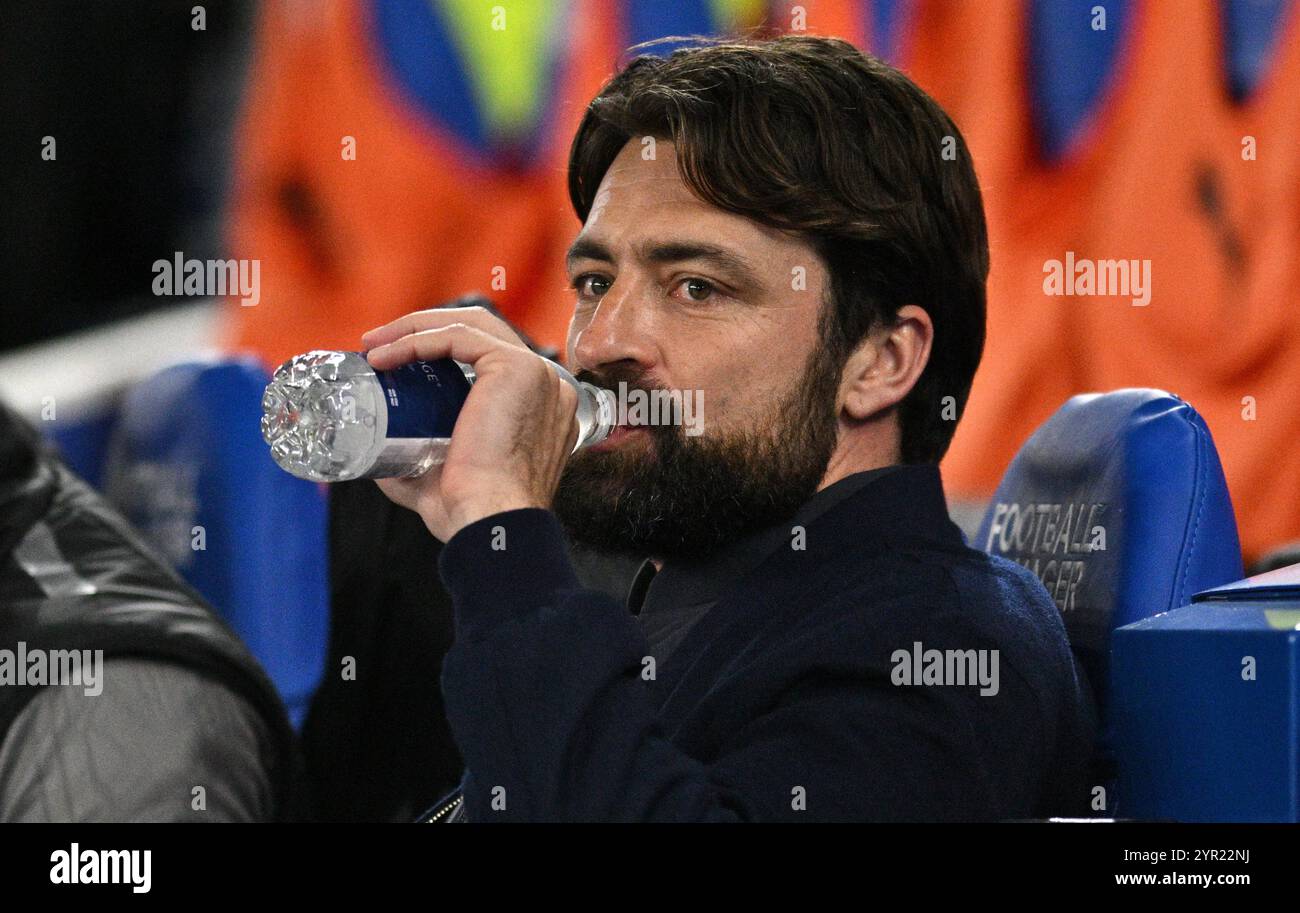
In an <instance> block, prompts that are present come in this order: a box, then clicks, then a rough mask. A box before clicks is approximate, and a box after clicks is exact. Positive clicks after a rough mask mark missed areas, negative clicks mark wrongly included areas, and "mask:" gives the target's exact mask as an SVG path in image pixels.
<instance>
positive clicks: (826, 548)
mask: <svg viewBox="0 0 1300 913" xmlns="http://www.w3.org/2000/svg"><path fill="white" fill-rule="evenodd" d="M569 188H570V196H571V199H572V202H573V205H574V208H575V210H576V212H577V214H578V217H579V218H580V219H581V220H582V222H583V228H582V231H581V232H580V233H579V235H578V237H577V239H576V240H575V242H574V244H573V246H572V248H571V249H570V252H569V257H568V268H569V275H570V277H571V279H572V283H573V286H574V289H575V295H576V305H575V311H574V316H573V321H572V325H571V328H570V333H569V340H568V356H569V363H570V365H571V366H572V367H574V368H575V369H576V370H577V371H578V372H579V377H580V378H582V379H585V380H589V381H591V382H593V383H596V384H598V385H601V386H604V387H606V388H609V389H611V390H620V391H621V393H622V395H624V396H625V397H626V396H627V395H628V392H629V391H632V392H636V391H641V392H642V394H648V393H649V392H651V391H677V392H678V394H679V395H681V396H683V397H691V396H695V397H696V400H695V402H699V401H700V397H701V396H702V402H703V404H704V407H705V408H704V423H703V433H702V434H698V435H695V434H692V433H691V432H692V431H694V430H698V429H692V428H689V427H686V426H684V425H665V426H635V425H634V424H631V423H628V424H625V425H623V426H622V427H620V428H618V429H616V430H615V431H614V432H613V433H612V434H611V435H610V437H609V438H608V439H607V440H606V441H604V442H603V443H601V444H599V445H597V446H596V447H593V448H591V449H590V450H587V451H584V452H582V453H579V454H577V455H572V456H571V455H570V450H571V449H572V448H573V445H574V442H575V440H576V433H577V432H576V428H575V423H574V422H573V419H572V416H573V414H574V408H575V396H574V394H573V392H572V390H571V388H570V387H569V386H568V385H566V384H565V383H563V382H562V381H561V380H559V379H558V378H557V377H556V375H555V374H554V373H553V372H552V371H551V370H550V369H549V368H548V367H547V366H546V365H545V363H543V362H542V361H540V360H539V359H537V358H536V357H535V356H533V355H531V354H530V353H528V352H527V351H526V349H525V348H523V347H522V346H521V345H520V344H519V342H518V340H517V338H516V337H514V335H513V333H511V332H510V330H509V329H508V328H507V327H505V326H504V325H503V324H502V323H500V322H499V321H497V320H496V319H494V318H492V317H491V316H490V315H488V314H486V313H485V312H482V311H478V310H474V309H461V308H453V309H450V310H442V311H428V312H420V313H416V314H412V315H408V316H407V317H404V318H402V319H400V320H397V321H395V322H393V323H391V324H388V325H386V326H384V327H382V328H377V329H376V330H373V331H371V332H370V333H368V334H366V336H365V337H363V343H364V344H365V345H366V346H367V347H368V348H369V349H370V356H369V357H370V361H371V363H372V364H373V365H374V366H375V367H377V368H390V367H394V366H396V365H398V364H401V363H405V362H408V361H411V360H414V359H434V358H443V357H453V358H456V359H458V360H460V361H464V362H469V363H472V364H473V365H474V368H475V370H476V372H477V377H478V380H477V383H476V384H475V386H474V388H473V391H472V392H471V394H470V397H469V399H468V401H467V402H466V404H465V407H464V409H463V411H462V413H461V415H460V418H459V420H458V422H457V425H456V429H455V434H454V437H453V441H452V444H451V448H450V451H449V453H448V456H447V461H446V463H445V465H444V466H443V467H442V469H441V472H440V473H439V474H437V475H435V476H431V477H426V478H422V479H415V480H387V481H384V482H381V483H380V485H381V487H382V488H383V490H384V492H385V494H387V495H388V496H389V497H390V498H391V499H393V500H394V501H395V502H396V503H398V504H401V505H403V506H406V507H409V508H411V509H413V510H415V511H416V512H418V513H419V515H420V516H421V518H422V519H423V520H424V522H425V525H426V526H427V527H428V528H429V530H430V531H431V532H432V533H433V534H434V535H435V536H436V537H437V538H439V539H441V540H443V541H444V542H446V543H447V544H446V546H445V548H444V549H443V552H442V555H441V557H440V559H439V566H440V570H441V574H442V578H443V581H444V583H445V585H446V587H447V590H448V592H449V593H450V594H451V597H452V602H453V605H454V611H455V643H454V645H453V646H452V648H451V650H450V652H449V653H448V655H447V657H446V660H445V663H444V667H443V674H442V687H443V692H444V695H445V698H446V710H447V716H448V720H449V722H450V724H451V728H452V732H453V734H454V735H455V738H456V742H457V745H458V747H459V749H460V751H461V754H462V755H463V757H464V759H465V764H466V774H465V777H464V779H463V780H462V791H463V802H462V804H461V807H460V809H458V812H457V814H458V815H459V814H462V813H463V815H465V816H467V817H468V820H470V821H507V820H620V821H782V820H787V821H796V820H975V819H1002V818H1016V817H1028V816H1040V815H1048V814H1069V813H1074V812H1077V811H1079V810H1080V809H1081V807H1082V805H1081V803H1082V801H1083V799H1084V797H1085V791H1086V784H1085V783H1084V782H1083V776H1084V775H1083V773H1082V771H1083V769H1084V765H1085V761H1086V758H1087V754H1088V751H1089V748H1090V739H1091V730H1092V726H1093V721H1092V712H1091V708H1090V707H1089V706H1088V704H1087V698H1086V697H1085V696H1084V694H1083V689H1082V688H1081V686H1080V682H1079V680H1078V678H1077V677H1076V673H1075V668H1074V664H1073V660H1072V658H1071V654H1070V650H1069V646H1068V644H1067V642H1066V638H1065V634H1064V630H1063V627H1062V624H1061V620H1060V618H1059V617H1058V615H1057V614H1056V611H1055V609H1054V607H1053V605H1052V603H1051V600H1050V599H1049V598H1048V596H1047V594H1046V592H1044V591H1043V589H1042V588H1041V586H1040V585H1039V584H1038V582H1037V581H1036V580H1034V578H1033V577H1032V576H1031V575H1030V574H1028V573H1027V572H1025V571H1024V570H1023V569H1021V568H1018V567H1016V566H1014V565H1012V564H1010V563H1008V562H1005V561H1002V560H999V559H996V558H991V557H988V556H986V555H984V554H982V553H979V552H976V551H974V550H971V549H969V548H967V547H966V546H965V545H964V543H963V541H962V538H961V535H960V533H959V532H958V530H957V529H956V527H955V526H954V525H953V524H952V523H951V522H950V521H949V519H948V517H947V512H946V506H945V502H944V496H943V490H942V486H941V484H940V479H939V474H938V469H937V465H936V464H937V463H938V461H939V459H940V458H941V457H942V455H943V453H944V451H945V450H946V448H947V446H948V442H949V440H950V439H951V437H952V433H953V429H954V426H955V424H956V421H957V419H958V417H959V416H960V414H961V411H962V408H963V406H964V405H965V401H966V396H967V392H968V391H969V389H970V384H971V379H972V376H973V375H974V372H975V368H976V366H977V364H978V362H979V357H980V352H981V350H982V347H983V339H984V309H985V301H984V285H985V279H986V276H987V272H988V243H987V237H986V232H985V227H984V218H983V209H982V204H981V200H980V194H979V188H978V185H977V182H976V179H975V175H974V170H973V167H972V165H971V161H970V157H969V154H968V152H967V150H966V148H965V146H964V144H963V142H962V140H961V136H960V134H959V133H958V131H957V128H956V127H955V126H954V125H953V123H952V122H951V121H950V120H949V119H948V117H947V116H946V115H945V114H944V113H943V111H942V110H940V109H939V107H938V106H937V105H936V104H935V103H934V102H933V101H932V100H931V99H930V98H928V97H927V96H926V95H925V94H924V93H922V92H921V91H920V90H919V89H918V88H917V87H916V86H915V85H914V84H912V83H911V82H910V81H909V80H907V79H906V78H905V77H904V76H903V75H902V74H901V73H899V72H898V71H896V70H893V69H892V68H890V67H888V66H886V65H884V64H883V63H881V62H879V61H877V60H875V59H874V58H871V57H869V56H867V55H864V54H862V53H861V52H859V51H857V50H856V49H854V48H853V47H852V46H851V45H849V44H848V43H846V42H843V41H840V40H835V39H823V38H812V37H783V38H779V39H776V40H772V41H761V42H760V41H748V42H719V43H711V42H706V43H702V44H700V45H698V46H695V47H691V48H687V49H685V50H681V51H678V52H675V53H674V54H672V55H671V56H670V57H668V58H655V57H642V58H638V59H636V60H634V61H632V63H631V64H630V65H629V66H628V67H627V68H626V69H625V70H624V71H622V72H621V73H619V74H618V75H617V76H615V77H614V79H613V80H612V81H611V82H610V83H609V84H608V85H607V86H606V87H605V88H604V89H603V90H602V92H601V93H600V95H599V96H598V97H597V98H596V99H595V101H593V103H592V104H591V106H590V108H589V110H588V112H587V114H586V116H585V118H584V120H583V123H582V125H581V126H580V128H579V130H578V134H577V136H576V138H575V140H574V144H573V148H572V152H571V157H570V167H569ZM557 518H558V519H557ZM561 520H562V521H563V523H564V526H565V527H567V529H568V532H569V534H570V535H571V536H572V537H574V538H575V539H577V540H578V541H583V542H590V543H593V544H598V545H600V546H602V547H604V548H617V549H621V550H624V551H627V552H632V553H639V554H642V555H648V556H650V558H651V562H650V564H649V565H648V566H647V567H646V568H645V569H643V572H642V573H641V575H639V578H638V580H637V582H636V583H635V584H634V586H633V588H632V592H631V594H630V596H629V600H628V603H629V604H628V606H626V607H624V606H621V605H619V604H617V603H616V602H615V601H613V600H611V599H609V598H608V597H605V596H603V595H601V594H599V593H596V592H594V591H590V590H584V589H583V588H581V587H580V586H579V584H578V582H577V579H576V577H575V575H574V572H573V570H572V567H571V565H570V562H569V559H568V557H567V555H566V548H565V544H564V542H565V540H564V536H563V531H562V528H561V523H560V521H561ZM629 610H630V611H629Z"/></svg>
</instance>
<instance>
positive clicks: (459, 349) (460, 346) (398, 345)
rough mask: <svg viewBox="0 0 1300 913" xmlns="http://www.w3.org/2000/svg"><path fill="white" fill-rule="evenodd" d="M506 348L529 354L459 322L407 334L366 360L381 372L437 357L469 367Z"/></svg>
mask: <svg viewBox="0 0 1300 913" xmlns="http://www.w3.org/2000/svg"><path fill="white" fill-rule="evenodd" d="M507 345H508V346H509V347H510V348H513V349H517V350H519V351H521V352H527V351H528V350H527V349H524V348H523V347H522V346H519V345H518V344H517V343H512V342H510V341H509V340H503V339H501V338H500V337H497V336H494V335H492V334H491V333H488V332H486V331H484V330H481V329H479V328H478V327H474V326H469V325H468V324H466V323H463V322H460V323H452V324H450V325H448V326H439V327H434V328H432V329H427V330H420V331H418V332H415V333H409V334H407V335H404V336H402V337H400V338H397V339H394V340H393V341H392V342H389V343H385V344H384V345H380V346H378V347H376V348H372V349H371V350H370V351H369V352H368V353H367V355H366V358H367V360H368V361H369V362H370V366H371V367H372V368H376V369H378V370H380V371H383V370H386V369H388V368H396V367H398V366H400V365H404V364H409V363H410V362H413V361H434V360H436V359H439V358H454V359H456V361H463V362H465V363H466V364H471V365H472V364H474V362H476V361H478V360H479V359H480V358H482V357H483V356H484V355H487V354H488V353H489V352H492V351H496V350H500V349H502V348H504V347H505V346H507ZM530 354H531V353H530Z"/></svg>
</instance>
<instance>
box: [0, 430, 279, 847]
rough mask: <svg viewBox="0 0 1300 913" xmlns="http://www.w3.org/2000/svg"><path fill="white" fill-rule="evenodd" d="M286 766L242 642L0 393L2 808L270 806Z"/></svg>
mask: <svg viewBox="0 0 1300 913" xmlns="http://www.w3.org/2000/svg"><path fill="white" fill-rule="evenodd" d="M292 766H293V740H292V732H291V730H290V728H289V724H288V720H287V718H286V716H285V713H284V709H283V707H282V706H281V704H280V702H279V699H278V697H277V696H276V693H275V690H274V687H273V686H272V684H271V682H270V681H269V679H267V677H266V675H265V673H263V671H262V670H261V668H260V667H259V666H258V665H257V663H256V661H255V660H254V659H253V657H252V656H251V654H249V652H248V650H247V649H246V648H245V647H244V646H243V644H242V643H240V641H239V640H238V639H237V638H236V637H235V635H234V634H233V633H232V632H231V631H230V630H229V629H228V628H227V627H226V626H225V625H224V624H223V623H222V622H221V621H220V620H219V619H218V618H217V617H216V616H215V615H214V614H213V612H212V610H211V609H210V608H209V607H208V606H207V605H206V604H205V603H204V602H203V599H202V597H200V596H199V595H198V593H196V592H195V591H194V590H193V589H192V588H190V587H189V586H188V585H187V584H185V582H184V581H183V580H181V578H180V577H178V576H177V575H176V574H175V573H174V572H173V571H172V570H171V569H170V568H168V567H167V566H165V565H164V564H163V563H162V562H161V561H160V560H158V559H157V558H156V557H155V556H154V555H153V554H152V552H151V550H150V549H149V547H148V546H147V545H146V544H145V543H144V541H143V540H142V539H141V538H140V537H139V535H138V534H137V533H136V532H135V531H134V530H133V529H131V528H130V526H128V524H127V523H126V522H125V521H124V520H123V519H122V518H121V517H120V516H119V515H118V514H117V513H115V512H114V511H113V510H112V509H111V508H110V507H109V506H108V505H107V504H106V503H105V501H104V500H103V499H102V498H101V497H100V496H99V495H98V494H97V493H96V492H94V491H93V490H92V489H91V488H90V487H89V486H87V485H86V484H85V483H84V482H82V481H81V480H80V479H79V478H77V477H76V476H75V475H73V474H72V473H71V472H69V471H68V470H67V468H66V467H64V466H63V464H62V462H61V461H60V460H59V459H58V457H57V456H56V455H55V454H54V453H52V452H51V451H50V450H48V449H47V448H46V447H44V446H43V445H42V444H41V442H40V437H39V435H38V434H37V433H36V431H35V429H34V428H32V427H31V425H29V424H28V423H27V422H25V421H24V420H23V419H21V418H20V417H19V416H18V415H17V414H16V413H14V412H13V411H12V410H10V409H8V408H7V407H5V406H3V405H2V404H0V821H187V820H190V821H255V820H268V819H271V818H274V817H277V816H278V815H279V814H280V812H281V810H282V809H283V808H284V807H285V806H286V803H287V798H288V791H289V788H290V783H291V781H292Z"/></svg>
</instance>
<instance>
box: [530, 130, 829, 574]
mask: <svg viewBox="0 0 1300 913" xmlns="http://www.w3.org/2000/svg"><path fill="white" fill-rule="evenodd" d="M567 266H568V274H569V278H570V280H571V281H572V282H573V284H574V285H575V290H576V306H575V311H574V316H573V321H572V323H571V324H570V327H569V339H568V348H569V361H570V364H571V365H573V366H574V367H575V368H576V370H577V374H578V376H579V377H580V378H582V379H584V380H590V381H591V382H593V383H596V384H598V385H600V386H604V387H607V388H610V389H613V390H615V391H617V390H618V389H619V384H620V382H624V383H626V385H627V388H628V389H629V390H643V391H652V390H672V391H680V394H681V395H682V396H683V397H688V398H692V402H694V403H695V404H696V405H702V407H703V408H702V416H696V420H697V421H700V425H699V429H698V430H699V431H700V432H701V433H699V434H698V436H695V435H688V434H687V433H686V432H687V430H688V429H687V428H686V427H684V426H681V425H678V426H657V427H644V426H643V427H637V428H626V427H625V428H620V429H618V430H616V431H615V432H614V434H612V435H611V436H610V438H609V439H608V440H606V441H605V442H604V443H602V444H600V445H598V446H597V447H595V448H591V449H589V450H585V451H582V452H580V453H578V454H576V455H574V457H573V458H572V459H571V460H570V462H569V465H568V467H567V469H566V471H565V475H564V478H563V479H562V480H561V483H560V488H559V491H558V492H557V496H556V502H555V509H556V512H557V513H558V514H559V516H560V518H561V519H562V520H563V521H564V522H565V524H566V526H568V528H569V530H570V532H571V534H572V535H573V536H574V537H575V538H576V539H578V540H580V541H587V542H590V543H591V544H593V545H597V546H600V547H605V548H611V549H617V550H623V551H628V552H632V553H637V554H642V555H651V556H654V557H658V558H679V557H685V558H690V557H700V556H703V555H705V554H708V553H710V552H712V551H714V550H716V549H717V548H718V547H720V546H722V545H724V544H726V543H728V542H730V541H733V540H734V539H735V538H737V537H739V536H741V535H743V534H744V533H746V532H748V531H751V530H752V529H754V528H756V527H758V526H761V525H765V524H768V523H774V522H778V521H780V520H783V519H785V518H787V517H788V516H789V515H790V514H791V513H793V512H794V510H795V509H796V508H797V507H798V506H799V505H800V504H802V503H803V502H804V501H805V500H807V498H808V497H809V496H810V495H811V494H812V493H813V492H814V491H815V490H816V489H817V487H818V484H819V482H820V481H821V479H822V476H823V474H824V473H825V471H826V467H827V463H828V461H829V459H830V457H831V453H832V451H833V450H834V447H835V442H836V424H837V416H838V412H839V410H838V406H837V394H838V389H839V371H840V365H832V364H830V363H829V362H830V360H829V358H827V357H824V356H823V355H822V352H821V343H820V335H819V322H818V319H819V317H820V314H821V303H822V301H823V298H824V295H825V284H826V282H827V277H826V273H825V268H824V266H823V264H822V262H821V260H820V258H819V257H817V256H816V254H815V253H814V251H813V250H812V248H811V247H810V246H809V245H808V244H807V243H806V242H804V241H802V240H800V239H797V238H795V237H793V236H791V235H789V234H787V233H783V232H780V231H777V230H775V229H771V228H768V227H766V226H762V225H759V224H757V223H755V222H752V221H750V220H748V219H746V218H743V217H741V216H738V215H735V214H732V213H728V212H725V211H723V210H720V209H717V208H715V207H713V206H711V205H709V204H707V203H705V202H703V201H701V200H700V199H699V198H697V197H696V196H695V195H694V194H693V193H692V192H691V191H690V189H689V188H688V187H687V185H686V184H685V183H684V182H683V181H682V179H681V177H680V176H679V174H678V171H677V163H676V154H675V150H674V148H673V146H672V145H671V144H670V143H668V142H666V141H659V142H658V148H657V154H656V157H655V158H653V159H650V160H646V159H644V158H643V157H642V145H641V143H640V142H638V141H633V142H629V143H628V144H627V146H625V147H624V149H623V150H622V152H621V153H620V154H619V156H618V157H617V158H616V159H615V161H614V163H613V164H612V165H611V166H610V168H609V170H608V171H607V172H606V174H605V177H604V180H603V181H602V182H601V185H600V188H599V190H598V191H597V194H596V199H595V202H594V204H593V206H592V208H591V212H590V214H589V216H588V218H587V222H586V225H585V226H584V227H583V229H582V231H581V232H580V234H579V235H578V238H577V240H576V241H575V242H574V245H573V247H572V248H571V252H570V256H569V259H568V264H567ZM701 397H702V399H701ZM701 418H702V421H701Z"/></svg>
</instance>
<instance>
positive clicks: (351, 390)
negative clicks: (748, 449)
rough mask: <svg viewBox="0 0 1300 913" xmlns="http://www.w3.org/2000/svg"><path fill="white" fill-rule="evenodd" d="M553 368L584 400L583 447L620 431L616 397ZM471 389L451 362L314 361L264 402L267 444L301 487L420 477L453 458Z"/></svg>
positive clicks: (305, 358) (300, 364) (336, 357)
mask: <svg viewBox="0 0 1300 913" xmlns="http://www.w3.org/2000/svg"><path fill="white" fill-rule="evenodd" d="M538 357H540V356H538ZM549 364H550V365H551V367H552V368H553V369H554V370H555V371H556V372H557V373H558V374H559V375H560V377H561V378H563V379H564V380H565V381H566V382H568V383H569V384H571V385H572V386H573V387H574V389H575V390H577V392H578V411H577V419H578V443H577V447H585V446H590V445H591V444H595V443H598V442H600V441H602V440H604V439H605V437H606V436H607V435H608V434H609V432H610V430H611V429H612V427H613V425H614V415H615V409H614V407H615V401H614V394H613V393H612V392H611V391H609V390H602V389H600V388H598V387H594V386H592V385H591V384H588V383H583V382H580V381H578V380H576V379H575V378H574V377H573V375H572V374H570V373H569V372H568V371H566V370H565V369H564V368H562V367H561V366H559V365H557V364H555V363H553V362H549ZM473 382H474V372H473V369H472V368H470V367H469V366H467V365H462V364H461V363H459V362H456V361H453V360H452V359H449V358H444V359H439V360H437V361H416V362H411V363H409V364H405V365H402V366H400V367H397V368H393V369H390V370H387V371H376V370H375V369H374V368H372V367H371V366H370V363H369V362H368V361H366V357H365V354H364V353H361V352H331V351H320V350H317V351H312V352H306V353H304V354H302V355H296V356H294V357H293V358H290V359H289V360H288V361H286V362H285V363H284V364H282V365H281V366H280V367H279V368H277V369H276V370H275V373H274V374H273V375H272V377H271V382H270V383H269V384H268V385H267V387H266V393H265V394H264V395H263V397H262V411H263V415H262V438H263V440H265V441H266V443H267V444H269V445H270V447H271V456H272V457H273V458H274V459H275V461H276V463H278V464H279V465H280V467H281V468H283V469H284V470H285V471H287V472H289V473H291V474H293V475H295V476H297V477H298V478H300V479H308V480H311V481H314V482H342V481H346V480H348V479H385V478H396V477H403V478H410V477H414V476H418V475H422V474H423V473H425V472H428V471H429V470H430V469H432V468H433V467H434V466H438V465H440V464H441V463H442V462H443V461H444V459H445V458H446V453H447V447H448V446H449V445H450V444H451V433H452V429H453V428H455V425H456V417H457V416H458V415H459V414H460V409H461V406H463V405H464V403H465V399H466V397H467V396H468V395H469V390H470V385H471V384H472V383H473ZM575 449H576V447H575Z"/></svg>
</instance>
